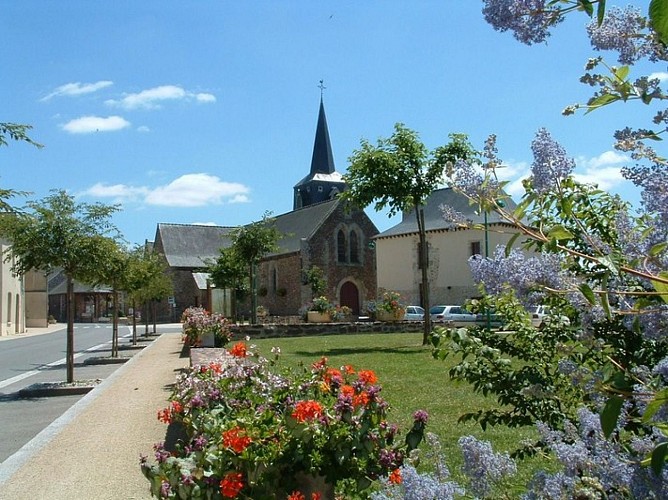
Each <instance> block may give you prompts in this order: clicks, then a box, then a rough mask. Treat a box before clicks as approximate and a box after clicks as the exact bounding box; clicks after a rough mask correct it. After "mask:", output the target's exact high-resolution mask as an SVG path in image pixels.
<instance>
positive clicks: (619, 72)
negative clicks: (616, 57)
mask: <svg viewBox="0 0 668 500" xmlns="http://www.w3.org/2000/svg"><path fill="white" fill-rule="evenodd" d="M613 73H614V74H615V77H617V78H618V79H619V80H622V81H624V80H626V77H627V76H629V67H628V66H620V67H619V68H616V69H614V70H613Z"/></svg>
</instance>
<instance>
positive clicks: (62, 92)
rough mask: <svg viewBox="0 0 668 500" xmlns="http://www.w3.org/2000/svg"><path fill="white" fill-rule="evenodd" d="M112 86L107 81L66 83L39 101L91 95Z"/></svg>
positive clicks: (111, 83)
mask: <svg viewBox="0 0 668 500" xmlns="http://www.w3.org/2000/svg"><path fill="white" fill-rule="evenodd" d="M113 84H114V82H112V81H109V80H100V81H99V82H95V83H81V82H74V83H66V84H65V85H61V86H60V87H57V88H56V89H55V90H54V91H53V92H51V93H50V94H49V95H47V96H45V97H42V99H40V100H41V101H48V100H49V99H51V98H53V97H56V96H76V95H82V94H91V93H93V92H97V91H98V90H100V89H103V88H106V87H110V86H111V85H113Z"/></svg>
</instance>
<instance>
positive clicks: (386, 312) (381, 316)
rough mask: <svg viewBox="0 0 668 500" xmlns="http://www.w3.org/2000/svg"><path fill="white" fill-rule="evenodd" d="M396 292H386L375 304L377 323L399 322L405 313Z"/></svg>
mask: <svg viewBox="0 0 668 500" xmlns="http://www.w3.org/2000/svg"><path fill="white" fill-rule="evenodd" d="M400 300H401V295H400V294H399V293H398V292H392V291H388V292H385V293H384V294H383V297H382V299H381V300H380V301H378V302H376V319H377V320H378V321H401V320H402V319H403V318H404V313H405V312H406V306H405V305H404V304H402V303H401V302H400Z"/></svg>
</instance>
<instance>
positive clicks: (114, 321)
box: [111, 288, 118, 358]
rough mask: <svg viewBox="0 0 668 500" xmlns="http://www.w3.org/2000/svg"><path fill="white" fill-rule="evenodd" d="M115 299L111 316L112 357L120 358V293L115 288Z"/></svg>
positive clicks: (113, 292) (113, 294)
mask: <svg viewBox="0 0 668 500" xmlns="http://www.w3.org/2000/svg"><path fill="white" fill-rule="evenodd" d="M111 295H112V297H113V298H114V312H113V313H112V315H111V357H112V358H117V357H118V292H117V291H116V289H115V288H114V290H113V291H112V293H111Z"/></svg>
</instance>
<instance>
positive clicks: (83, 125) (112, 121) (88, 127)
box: [61, 116, 130, 134]
mask: <svg viewBox="0 0 668 500" xmlns="http://www.w3.org/2000/svg"><path fill="white" fill-rule="evenodd" d="M129 126H130V122H129V121H127V120H126V119H124V118H122V117H120V116H108V117H106V118H103V117H101V116H82V117H81V118H76V119H74V120H71V121H69V122H67V123H65V124H64V125H61V127H62V129H63V130H65V131H66V132H69V133H70V134H90V133H92V132H112V131H114V130H121V129H124V128H126V127H129Z"/></svg>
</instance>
